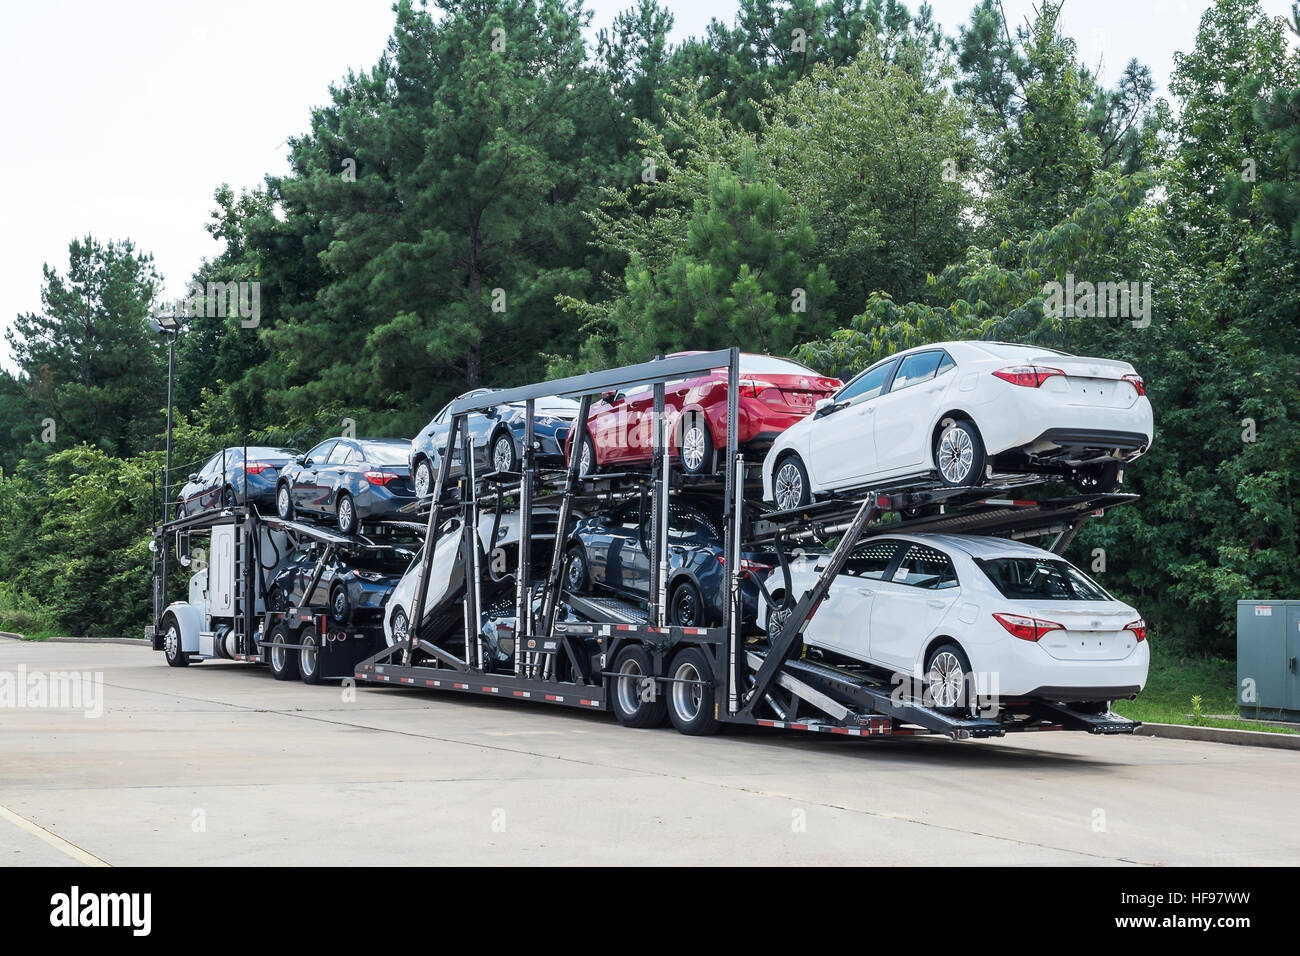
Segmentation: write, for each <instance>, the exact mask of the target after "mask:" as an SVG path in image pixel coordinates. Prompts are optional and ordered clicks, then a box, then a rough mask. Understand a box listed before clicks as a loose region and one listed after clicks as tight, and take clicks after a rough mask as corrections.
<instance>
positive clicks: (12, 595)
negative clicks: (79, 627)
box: [0, 582, 60, 641]
mask: <svg viewBox="0 0 1300 956" xmlns="http://www.w3.org/2000/svg"><path fill="white" fill-rule="evenodd" d="M0 631H8V632H10V633H11V634H21V635H22V636H23V637H25V638H27V640H29V641H43V640H45V639H46V638H49V637H58V636H59V633H60V628H59V625H58V621H57V620H56V619H55V617H54V613H53V612H52V611H51V610H50V609H49V608H47V607H43V606H42V605H41V604H40V603H39V602H37V600H36V599H35V598H33V597H31V596H30V595H28V594H26V593H24V592H22V591H19V590H18V589H17V588H15V587H14V586H13V585H12V584H7V583H4V582H0Z"/></svg>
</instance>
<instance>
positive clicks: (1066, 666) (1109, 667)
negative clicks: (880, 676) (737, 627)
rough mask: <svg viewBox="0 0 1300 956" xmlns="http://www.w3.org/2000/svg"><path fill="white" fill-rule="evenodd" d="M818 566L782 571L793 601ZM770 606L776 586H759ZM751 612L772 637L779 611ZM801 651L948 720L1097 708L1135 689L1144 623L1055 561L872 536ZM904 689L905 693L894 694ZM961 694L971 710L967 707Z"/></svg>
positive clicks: (958, 541) (978, 546)
mask: <svg viewBox="0 0 1300 956" xmlns="http://www.w3.org/2000/svg"><path fill="white" fill-rule="evenodd" d="M827 560H828V558H827V557H825V556H823V557H821V558H819V559H805V560H804V561H803V562H801V564H800V565H798V566H796V565H792V566H791V591H792V593H793V594H794V596H795V598H796V599H798V598H799V597H800V596H802V595H803V593H804V592H805V591H807V590H808V588H809V587H810V586H811V585H812V583H813V581H814V579H815V577H816V575H817V572H818V571H819V570H820V569H821V568H822V567H824V566H825V564H826V561H827ZM768 587H769V589H772V588H776V590H773V598H774V599H776V601H777V604H778V606H779V605H780V604H782V603H784V602H783V601H782V594H783V588H784V581H783V579H782V576H781V575H780V574H775V575H773V577H771V578H770V579H769V580H768ZM764 604H765V606H764V608H763V610H762V611H761V612H760V613H761V614H762V616H763V620H764V622H765V624H766V625H767V629H768V633H769V635H771V636H773V638H775V635H777V634H779V633H780V631H781V628H782V627H783V626H784V623H785V621H786V619H787V618H788V617H789V614H790V611H789V609H780V610H777V609H774V608H773V607H772V606H771V605H769V604H766V602H764ZM804 643H805V644H806V645H807V646H808V647H810V648H820V649H821V650H822V651H824V652H829V653H830V655H831V659H832V660H833V659H834V658H835V656H839V657H844V658H847V659H849V660H850V661H853V662H860V663H864V664H868V665H871V666H872V667H875V668H878V669H879V670H881V671H883V672H884V673H886V674H894V675H902V676H903V677H905V678H907V679H909V681H911V682H913V685H914V688H915V690H916V691H919V692H918V693H913V694H912V695H911V696H914V697H918V698H922V699H924V700H926V701H927V702H931V703H932V704H933V706H936V707H938V708H939V709H941V710H945V711H949V712H954V713H955V712H959V711H965V710H966V709H968V708H970V707H972V706H975V705H976V704H978V705H979V706H985V702H986V701H988V700H990V699H992V700H1010V699H1017V700H1018V699H1026V698H1031V699H1039V700H1051V701H1065V702H1072V703H1077V702H1102V701H1112V700H1116V699H1120V698H1127V697H1132V696H1133V695H1135V694H1137V693H1138V692H1139V691H1140V690H1141V689H1142V688H1143V686H1145V684H1146V680H1147V669H1148V667H1149V665H1150V651H1149V648H1148V646H1147V641H1146V624H1145V623H1144V622H1143V620H1142V618H1141V616H1140V615H1139V614H1138V612H1137V611H1135V610H1134V609H1133V608H1131V607H1129V606H1128V605H1127V604H1124V603H1123V602H1122V601H1117V600H1115V598H1113V597H1111V596H1110V595H1109V594H1107V593H1106V591H1105V590H1103V589H1102V588H1101V587H1100V586H1099V585H1098V584H1097V583H1096V582H1095V581H1093V580H1092V579H1091V578H1089V577H1088V576H1087V575H1086V574H1084V573H1083V572H1082V571H1080V570H1079V569H1078V568H1076V567H1074V566H1073V565H1072V564H1070V563H1069V562H1068V561H1066V560H1065V559H1063V558H1061V557H1059V556H1057V555H1055V554H1052V553H1051V552H1048V551H1044V550H1042V549H1041V548H1036V547H1033V546H1032V545H1029V544H1025V543H1024V542H1020V541H1008V540H1005V539H1002V538H991V537H979V536H975V535H969V536H967V535H944V534H911V535H909V534H900V535H893V536H889V537H880V538H873V539H871V540H870V541H868V542H867V543H865V544H863V545H862V546H861V547H859V548H858V549H857V550H856V551H855V552H854V553H853V554H852V555H851V556H850V558H849V560H848V562H847V564H846V565H845V567H844V569H843V571H841V573H840V574H839V575H837V576H836V578H835V580H834V581H833V582H832V584H831V589H830V595H829V597H827V598H826V600H825V601H824V602H823V603H822V605H821V607H820V608H818V609H817V612H816V614H815V615H814V616H813V619H812V620H811V621H810V622H809V623H808V626H807V628H806V629H805V631H804ZM905 686H906V685H905ZM972 693H974V694H977V695H978V701H972V699H971V695H972Z"/></svg>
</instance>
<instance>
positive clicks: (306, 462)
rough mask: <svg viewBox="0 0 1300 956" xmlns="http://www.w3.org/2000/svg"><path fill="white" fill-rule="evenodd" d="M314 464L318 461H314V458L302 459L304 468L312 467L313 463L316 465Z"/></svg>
mask: <svg viewBox="0 0 1300 956" xmlns="http://www.w3.org/2000/svg"><path fill="white" fill-rule="evenodd" d="M314 464H316V462H315V461H313V460H312V459H310V458H304V459H303V460H302V466H303V467H304V468H310V467H311V466H312V465H314Z"/></svg>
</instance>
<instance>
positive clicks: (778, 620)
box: [766, 591, 794, 644]
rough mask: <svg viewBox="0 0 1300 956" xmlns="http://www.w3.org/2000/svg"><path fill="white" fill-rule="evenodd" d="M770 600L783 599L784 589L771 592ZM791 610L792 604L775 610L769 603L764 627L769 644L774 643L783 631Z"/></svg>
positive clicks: (792, 610) (792, 609)
mask: <svg viewBox="0 0 1300 956" xmlns="http://www.w3.org/2000/svg"><path fill="white" fill-rule="evenodd" d="M772 600H774V601H784V600H785V592H784V591H775V592H773V594H772ZM793 612H794V606H793V605H791V606H790V607H787V608H781V609H780V610H777V609H776V608H774V607H772V606H771V605H768V608H767V622H766V628H767V641H768V643H769V644H775V643H776V642H777V641H778V640H779V639H780V637H781V635H782V634H783V633H784V632H785V624H786V622H787V621H788V620H790V615H791V614H792V613H793Z"/></svg>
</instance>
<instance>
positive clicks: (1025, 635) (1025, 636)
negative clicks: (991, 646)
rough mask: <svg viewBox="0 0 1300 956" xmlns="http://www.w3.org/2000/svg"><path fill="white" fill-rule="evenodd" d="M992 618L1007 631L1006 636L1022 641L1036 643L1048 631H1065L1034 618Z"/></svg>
mask: <svg viewBox="0 0 1300 956" xmlns="http://www.w3.org/2000/svg"><path fill="white" fill-rule="evenodd" d="M993 617H994V619H995V620H996V621H997V622H998V623H999V624H1001V625H1002V626H1003V627H1005V628H1006V629H1007V633H1008V634H1010V635H1011V636H1012V637H1018V638H1020V639H1021V640H1022V641H1036V640H1038V639H1039V638H1041V637H1042V636H1043V635H1044V634H1046V633H1047V632H1048V631H1063V630H1065V628H1064V627H1062V626H1061V625H1060V624H1056V623H1054V622H1052V621H1044V620H1041V619H1039V618H1036V617H1027V616H1026V615H1024V614H994V615H993Z"/></svg>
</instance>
